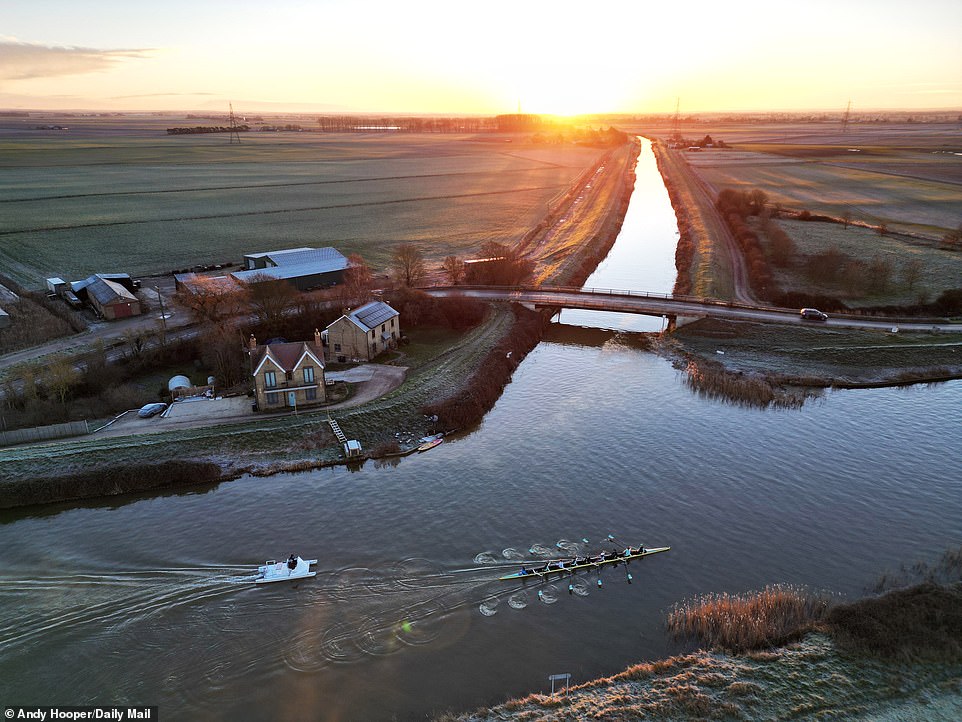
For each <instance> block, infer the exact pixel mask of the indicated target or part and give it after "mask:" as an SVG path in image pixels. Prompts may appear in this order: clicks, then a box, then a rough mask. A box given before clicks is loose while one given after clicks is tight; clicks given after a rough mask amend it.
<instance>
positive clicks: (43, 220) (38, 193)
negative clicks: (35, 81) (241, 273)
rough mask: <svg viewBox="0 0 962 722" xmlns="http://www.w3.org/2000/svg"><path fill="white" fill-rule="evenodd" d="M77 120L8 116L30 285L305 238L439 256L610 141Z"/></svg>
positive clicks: (8, 257) (152, 269) (4, 243)
mask: <svg viewBox="0 0 962 722" xmlns="http://www.w3.org/2000/svg"><path fill="white" fill-rule="evenodd" d="M44 122H51V121H47V120H45V121H44ZM78 123H79V125H77V123H74V124H71V129H70V130H69V131H67V132H64V133H53V134H51V133H49V132H43V131H34V132H31V131H29V130H21V131H18V132H14V130H11V128H10V127H0V168H3V173H2V174H0V269H2V270H3V272H5V273H7V275H10V276H12V277H13V278H15V279H16V280H17V281H19V282H20V283H22V284H24V285H25V286H27V287H34V288H37V287H41V286H42V285H43V279H44V278H45V277H48V276H53V275H57V276H62V277H64V278H66V279H68V280H72V279H76V278H81V277H84V276H86V275H89V274H90V273H95V272H127V273H130V274H131V275H135V276H136V275H147V274H157V273H165V272H168V271H170V270H173V269H178V268H185V267H190V266H194V265H197V264H212V263H229V262H234V263H236V262H239V261H240V260H241V258H242V256H243V255H244V254H245V253H252V252H257V251H265V250H271V249H276V248H286V247H295V246H327V245H331V246H334V247H336V248H338V249H339V250H340V251H341V252H342V253H344V254H345V255H347V254H350V253H360V254H361V255H362V256H363V257H364V258H365V259H366V260H367V261H368V263H369V264H370V265H371V266H372V267H373V268H374V269H378V270H383V269H385V268H386V267H387V266H388V265H389V262H390V257H391V252H392V250H393V248H394V247H395V246H396V245H397V244H400V243H415V244H417V245H418V246H419V247H420V248H421V250H422V252H423V253H424V254H425V256H426V258H428V260H429V261H438V262H439V261H440V259H442V258H443V257H444V256H446V255H448V254H451V253H455V254H462V255H467V254H471V253H473V252H474V251H476V250H477V249H478V247H479V246H480V245H481V244H482V243H483V242H485V241H488V240H495V241H499V242H509V243H510V242H511V241H513V240H515V239H517V238H519V237H520V236H522V235H523V234H524V233H525V232H526V231H527V230H528V229H529V228H530V227H532V226H534V225H536V224H537V223H538V221H539V220H541V218H542V217H543V216H544V214H545V211H546V209H547V206H548V204H549V203H550V201H551V200H552V199H553V198H556V197H557V196H559V195H560V194H561V193H562V192H563V191H564V190H565V189H567V187H568V186H569V185H570V184H571V183H572V182H573V181H574V180H575V179H576V178H577V177H578V175H579V174H580V173H581V172H582V171H584V170H585V169H586V168H587V167H589V166H590V165H591V164H592V163H593V162H594V161H596V160H597V159H598V158H599V157H600V155H601V153H602V151H601V150H599V149H594V148H582V147H575V146H562V147H553V146H552V147H545V146H536V145H532V144H529V143H527V142H526V141H525V140H524V138H522V137H520V136H505V135H431V134H420V135H396V134H388V133H382V134H322V133H316V132H304V133H248V134H245V135H243V136H242V143H241V145H229V144H228V138H227V136H226V135H223V134H213V135H197V136H167V135H166V134H165V132H164V128H165V127H166V126H174V125H187V124H189V123H187V122H184V121H183V120H180V121H178V120H177V119H172V118H162V119H154V120H152V121H150V122H147V121H140V122H139V123H134V122H133V121H128V120H126V119H122V118H121V119H116V118H114V119H105V120H99V121H94V120H89V119H84V120H83V121H82V122H80V121H78ZM31 127H32V126H31Z"/></svg>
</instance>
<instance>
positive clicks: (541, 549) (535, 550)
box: [528, 544, 555, 557]
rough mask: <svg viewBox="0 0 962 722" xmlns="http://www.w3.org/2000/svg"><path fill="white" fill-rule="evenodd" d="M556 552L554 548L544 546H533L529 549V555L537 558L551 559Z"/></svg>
mask: <svg viewBox="0 0 962 722" xmlns="http://www.w3.org/2000/svg"><path fill="white" fill-rule="evenodd" d="M554 552H555V549H554V547H549V546H545V545H544V544H532V545H531V547H530V548H529V549H528V553H529V554H534V555H535V556H537V557H550V556H551V555H552V554H554Z"/></svg>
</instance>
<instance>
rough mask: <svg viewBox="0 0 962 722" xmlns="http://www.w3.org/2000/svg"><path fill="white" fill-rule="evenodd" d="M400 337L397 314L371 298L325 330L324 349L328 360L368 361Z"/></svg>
mask: <svg viewBox="0 0 962 722" xmlns="http://www.w3.org/2000/svg"><path fill="white" fill-rule="evenodd" d="M400 338H401V322H400V314H399V313H398V312H397V311H395V310H394V309H393V308H391V307H390V306H388V305H387V304H386V303H384V302H383V301H371V302H370V303H365V304H364V305H363V306H360V307H359V308H356V309H354V310H353V311H349V312H346V313H345V314H344V315H343V316H341V317H340V318H339V319H337V320H336V321H334V322H333V323H332V324H331V325H329V326H328V327H327V328H326V329H325V330H324V351H325V354H326V358H327V360H328V361H337V362H339V363H344V362H347V361H354V360H358V361H370V360H371V359H373V358H374V357H375V356H377V355H378V354H379V353H381V352H383V351H386V350H387V349H390V348H394V347H395V346H397V342H398V340H399V339H400Z"/></svg>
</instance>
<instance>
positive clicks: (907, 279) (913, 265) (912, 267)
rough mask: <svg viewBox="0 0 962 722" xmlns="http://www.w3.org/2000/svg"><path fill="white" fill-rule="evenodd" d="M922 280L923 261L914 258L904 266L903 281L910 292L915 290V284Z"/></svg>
mask: <svg viewBox="0 0 962 722" xmlns="http://www.w3.org/2000/svg"><path fill="white" fill-rule="evenodd" d="M921 278H922V261H920V260H919V259H917V258H912V259H909V260H908V261H906V262H905V263H903V264H902V281H903V282H904V283H905V285H906V286H907V287H908V289H909V291H912V290H914V289H915V284H916V283H918V282H919V279H921Z"/></svg>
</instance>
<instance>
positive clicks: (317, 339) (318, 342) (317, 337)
mask: <svg viewBox="0 0 962 722" xmlns="http://www.w3.org/2000/svg"><path fill="white" fill-rule="evenodd" d="M314 345H315V346H317V347H318V348H320V347H321V332H320V331H318V330H317V329H316V328H315V329H314Z"/></svg>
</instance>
